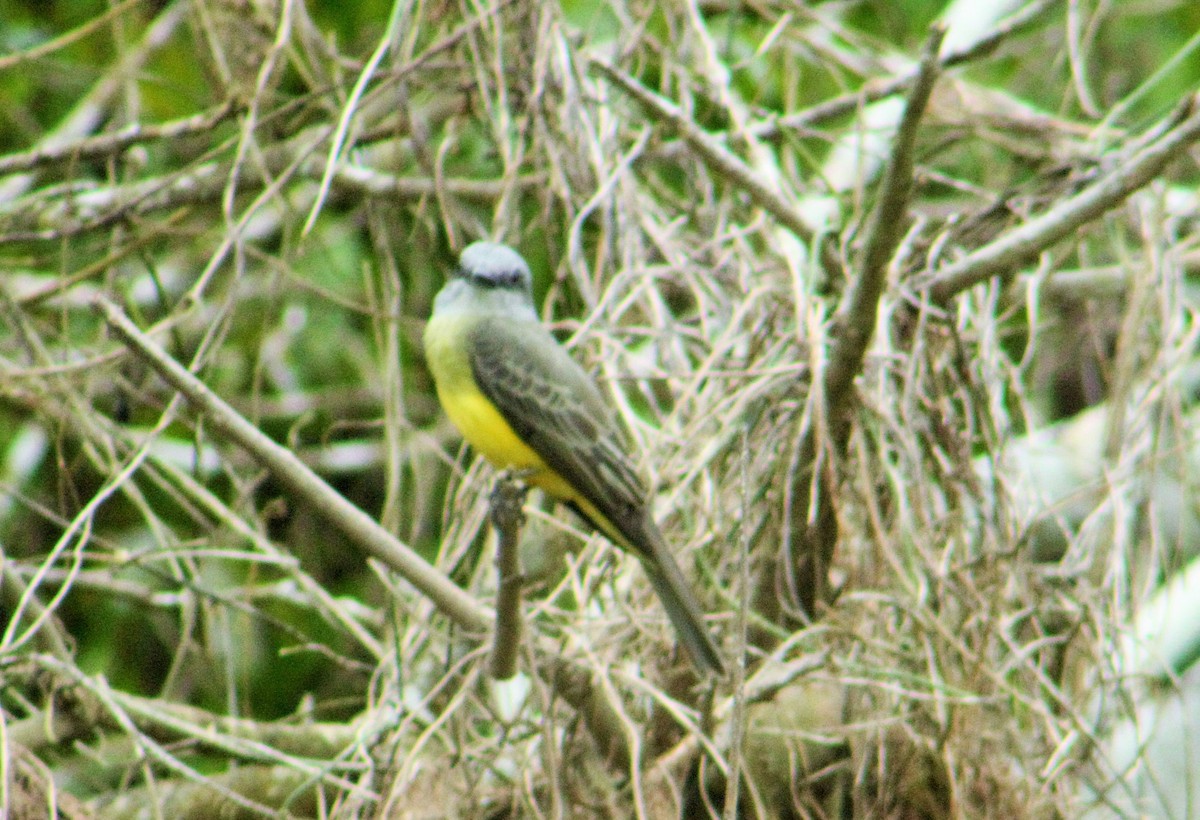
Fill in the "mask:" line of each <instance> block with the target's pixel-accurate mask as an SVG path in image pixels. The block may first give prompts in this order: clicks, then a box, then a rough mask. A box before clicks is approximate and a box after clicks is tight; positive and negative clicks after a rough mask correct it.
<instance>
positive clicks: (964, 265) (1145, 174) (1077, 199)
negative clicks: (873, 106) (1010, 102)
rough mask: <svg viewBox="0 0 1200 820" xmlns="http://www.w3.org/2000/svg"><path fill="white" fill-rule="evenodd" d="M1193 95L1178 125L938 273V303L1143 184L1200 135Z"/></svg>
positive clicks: (1007, 270) (1015, 264) (1011, 271)
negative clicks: (1023, 222) (1027, 219)
mask: <svg viewBox="0 0 1200 820" xmlns="http://www.w3.org/2000/svg"><path fill="white" fill-rule="evenodd" d="M1197 99H1198V98H1196V97H1193V98H1191V99H1189V100H1188V102H1187V104H1186V106H1185V107H1184V109H1183V110H1182V111H1181V112H1180V113H1178V114H1176V117H1177V121H1178V124H1177V125H1176V126H1175V127H1174V128H1172V129H1170V130H1169V131H1167V132H1166V133H1165V134H1163V135H1162V136H1161V137H1159V138H1158V139H1156V140H1154V141H1153V142H1151V143H1150V144H1149V145H1147V146H1146V147H1144V148H1142V149H1140V150H1137V151H1135V152H1134V154H1133V155H1132V156H1130V157H1128V158H1118V159H1117V161H1116V162H1114V163H1113V168H1112V170H1111V171H1110V172H1109V173H1108V174H1106V175H1105V176H1104V177H1103V178H1101V179H1100V180H1098V181H1097V182H1095V183H1093V184H1091V185H1089V186H1088V187H1087V188H1085V189H1083V190H1082V191H1080V192H1079V193H1078V194H1076V195H1075V196H1073V197H1071V198H1070V199H1068V200H1066V201H1064V202H1061V203H1059V204H1058V205H1056V206H1054V207H1053V208H1051V209H1050V210H1049V211H1046V212H1045V213H1044V214H1042V215H1041V216H1037V217H1034V218H1033V219H1031V220H1029V221H1028V222H1026V223H1025V224H1024V225H1021V226H1020V227H1018V228H1015V229H1014V230H1011V231H1009V232H1008V233H1006V234H1004V235H1003V236H1001V237H1000V238H999V239H997V240H996V241H995V242H992V243H990V244H987V245H984V246H983V247H982V248H979V249H977V250H974V251H972V252H971V253H968V254H967V255H966V256H964V257H963V258H962V259H959V260H958V261H957V262H954V263H952V264H949V265H946V266H945V267H943V268H942V269H941V270H939V271H937V272H936V273H935V274H934V275H933V277H932V281H930V282H928V283H927V284H926V286H925V287H926V288H927V289H928V293H929V295H930V297H932V299H933V301H934V302H936V303H944V302H947V301H949V300H950V299H952V298H953V297H954V296H955V295H957V294H959V293H961V292H962V291H964V290H966V289H968V288H970V287H972V286H974V285H977V284H979V283H980V282H983V281H984V280H986V279H988V278H989V277H991V276H994V275H996V274H1003V275H1006V276H1014V275H1016V273H1017V272H1018V268H1019V266H1020V265H1021V264H1022V263H1024V262H1026V261H1027V260H1029V259H1030V258H1032V257H1035V256H1037V255H1038V254H1039V253H1041V252H1042V251H1044V250H1046V249H1047V248H1049V247H1050V246H1051V245H1053V244H1054V243H1055V242H1057V241H1059V240H1060V239H1063V238H1064V237H1067V236H1070V235H1071V234H1072V233H1074V232H1075V231H1076V230H1078V229H1079V228H1080V227H1082V226H1083V225H1086V224H1087V223H1089V222H1091V221H1092V220H1094V219H1096V218H1097V217H1099V216H1100V215H1102V214H1103V213H1104V212H1105V211H1109V210H1111V209H1113V208H1115V207H1117V206H1118V205H1120V204H1121V203H1122V202H1124V201H1125V199H1126V198H1128V197H1129V195H1130V194H1132V193H1133V192H1134V191H1136V190H1138V189H1139V188H1141V187H1143V186H1145V185H1147V184H1148V183H1149V182H1150V181H1151V180H1153V179H1154V178H1155V177H1157V176H1158V175H1159V174H1161V173H1162V171H1163V169H1164V168H1165V167H1166V165H1167V163H1169V162H1170V161H1171V160H1173V159H1175V158H1176V157H1178V156H1180V155H1181V154H1182V153H1183V152H1184V151H1185V150H1187V148H1188V147H1189V146H1190V145H1191V144H1192V143H1194V142H1195V141H1196V140H1197V139H1200V108H1198V107H1197V105H1196V102H1197Z"/></svg>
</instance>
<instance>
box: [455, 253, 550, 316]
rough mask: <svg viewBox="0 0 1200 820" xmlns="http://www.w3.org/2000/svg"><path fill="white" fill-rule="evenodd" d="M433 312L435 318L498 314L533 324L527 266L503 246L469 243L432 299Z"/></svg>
mask: <svg viewBox="0 0 1200 820" xmlns="http://www.w3.org/2000/svg"><path fill="white" fill-rule="evenodd" d="M433 312H434V313H435V314H436V315H438V316H448V315H451V314H454V313H469V314H475V315H480V314H498V315H502V316H509V317H512V318H518V319H530V320H534V321H536V320H537V311H536V310H535V309H534V306H533V277H532V276H530V274H529V265H528V264H526V262H525V260H524V259H522V258H521V255H520V254H519V253H517V252H516V251H514V250H513V249H512V248H510V247H508V246H507V245H500V244H498V243H496V242H473V243H472V244H470V245H468V246H467V247H466V248H465V249H464V250H463V252H462V255H461V256H460V257H459V258H458V268H457V269H455V271H454V275H453V276H452V277H451V278H450V281H449V282H447V283H446V286H445V287H444V288H442V290H441V292H440V293H438V295H437V298H436V299H434V301H433Z"/></svg>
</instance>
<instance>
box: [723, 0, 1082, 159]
mask: <svg viewBox="0 0 1200 820" xmlns="http://www.w3.org/2000/svg"><path fill="white" fill-rule="evenodd" d="M1061 3H1062V0H1037V2H1034V3H1030V4H1029V5H1027V6H1025V7H1024V8H1022V9H1020V10H1019V11H1017V12H1015V13H1013V14H1012V15H1011V16H1010V17H1008V18H1006V19H1004V20H1001V21H1000V23H999V24H998V25H997V26H996V28H994V29H993V30H992V31H991V32H990V33H989V34H988V35H987V36H985V37H982V38H980V39H979V40H977V41H975V42H974V43H971V44H970V45H969V46H967V47H966V48H962V49H959V50H958V51H951V52H949V53H948V54H945V55H943V56H942V58H941V59H940V60H939V61H938V67H939V69H940V70H941V71H944V70H946V69H948V68H953V67H954V66H958V65H963V64H964V63H969V62H972V61H974V60H976V59H978V58H980V57H983V56H985V55H987V54H990V53H992V52H993V51H994V50H995V49H996V48H998V47H999V46H1000V44H1001V43H1003V42H1004V41H1005V40H1006V39H1008V38H1009V37H1011V36H1013V35H1014V34H1017V33H1019V32H1021V31H1024V30H1025V29H1027V28H1029V27H1030V26H1031V25H1033V24H1035V23H1036V22H1037V21H1038V18H1040V17H1041V16H1042V14H1043V13H1045V12H1047V11H1049V10H1050V9H1051V8H1053V7H1054V6H1057V5H1059V4H1061ZM919 74H920V68H919V67H914V68H913V69H912V71H910V72H907V73H905V74H904V75H902V76H900V77H893V78H890V79H883V80H873V81H870V82H868V83H867V84H866V85H865V86H863V87H862V88H860V89H858V90H857V91H850V92H847V93H845V94H842V95H840V96H837V97H834V98H833V99H831V100H826V101H825V102H823V103H820V104H819V105H814V106H812V107H811V108H806V109H804V110H803V111H797V112H796V113H794V114H788V115H786V116H783V117H778V118H776V119H773V120H768V121H767V122H761V123H756V124H754V125H751V126H750V127H749V128H748V129H747V130H748V131H749V132H750V134H751V135H752V136H755V137H758V138H760V139H776V138H778V137H779V136H781V134H782V132H784V131H788V130H796V131H804V130H806V129H809V128H812V127H813V126H814V125H818V124H820V123H822V122H826V121H828V120H831V119H834V118H836V117H844V116H846V115H847V114H852V113H854V112H855V111H857V110H859V109H860V108H862V107H863V106H864V105H866V104H867V103H872V102H877V101H878V100H882V99H886V98H887V97H892V96H895V95H896V94H900V93H902V92H903V91H905V90H906V89H908V88H910V87H911V86H912V85H913V83H915V82H916V81H917V77H918V76H919Z"/></svg>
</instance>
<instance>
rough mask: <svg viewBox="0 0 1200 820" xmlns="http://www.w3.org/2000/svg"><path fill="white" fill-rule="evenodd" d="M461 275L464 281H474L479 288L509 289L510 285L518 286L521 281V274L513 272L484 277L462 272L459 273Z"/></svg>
mask: <svg viewBox="0 0 1200 820" xmlns="http://www.w3.org/2000/svg"><path fill="white" fill-rule="evenodd" d="M461 275H462V276H463V277H464V278H466V279H470V280H472V281H474V282H475V284H477V285H479V286H480V287H485V288H499V287H511V286H512V285H516V284H519V283H520V281H521V272H520V271H515V270H514V271H504V272H503V273H491V274H488V275H486V276H484V275H481V274H477V273H471V272H470V271H465V270H464V271H461Z"/></svg>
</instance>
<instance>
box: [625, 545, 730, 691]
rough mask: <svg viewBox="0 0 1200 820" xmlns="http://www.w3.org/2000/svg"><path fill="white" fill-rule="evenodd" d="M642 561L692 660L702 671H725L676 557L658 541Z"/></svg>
mask: <svg viewBox="0 0 1200 820" xmlns="http://www.w3.org/2000/svg"><path fill="white" fill-rule="evenodd" d="M642 565H643V566H644V567H645V568H646V575H648V576H649V578H650V584H651V586H653V587H654V591H655V592H656V593H657V594H658V599H659V600H660V601H662V605H663V609H665V610H666V611H667V617H669V618H670V619H671V624H672V625H673V626H674V627H675V631H676V633H678V635H679V640H680V642H681V643H682V644H683V648H684V649H686V650H687V653H688V655H689V656H691V659H692V663H694V664H695V665H696V668H697V669H699V670H700V671H701V672H702V673H712V674H716V675H724V674H725V664H723V663H722V662H721V654H720V653H719V652H718V651H717V645H716V644H715V643H714V642H713V639H712V636H711V635H710V634H709V632H708V629H707V628H706V627H705V626H704V614H703V613H702V612H701V611H700V605H699V604H698V603H696V598H695V596H694V595H692V591H691V589H689V588H688V584H687V581H686V580H684V577H683V572H682V571H681V570H680V569H679V565H678V564H677V563H675V559H674V558H672V557H671V554H670V553H668V552H667V551H666V547H665V546H663V545H662V544H661V542H660V544H658V545H657V548H656V549H655V550H654V551H653V553H652V554H650V555H647V556H646V557H645V558H644V559H643V561H642Z"/></svg>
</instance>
